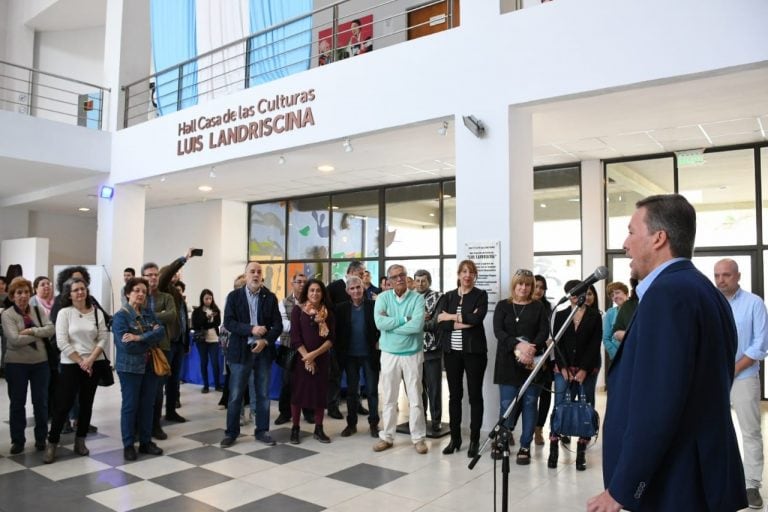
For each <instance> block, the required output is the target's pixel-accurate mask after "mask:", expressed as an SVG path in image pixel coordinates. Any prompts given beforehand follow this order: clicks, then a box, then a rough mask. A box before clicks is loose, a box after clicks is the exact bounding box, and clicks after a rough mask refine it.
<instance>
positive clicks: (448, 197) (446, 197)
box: [443, 194, 451, 199]
mask: <svg viewBox="0 0 768 512" xmlns="http://www.w3.org/2000/svg"><path fill="white" fill-rule="evenodd" d="M450 198H451V194H443V199H450Z"/></svg>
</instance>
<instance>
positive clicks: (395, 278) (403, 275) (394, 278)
mask: <svg viewBox="0 0 768 512" xmlns="http://www.w3.org/2000/svg"><path fill="white" fill-rule="evenodd" d="M406 277H408V274H406V273H405V272H400V273H399V274H395V275H394V276H387V279H389V280H390V281H399V280H400V279H405V278H406Z"/></svg>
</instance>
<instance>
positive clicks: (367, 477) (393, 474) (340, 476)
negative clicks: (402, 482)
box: [327, 464, 407, 489]
mask: <svg viewBox="0 0 768 512" xmlns="http://www.w3.org/2000/svg"><path fill="white" fill-rule="evenodd" d="M406 474H407V473H404V472H402V471H395V470H394V469H387V468H381V467H379V466H372V465H371V464H358V465H356V466H352V467H349V468H347V469H344V470H342V471H339V472H337V473H333V474H331V475H328V476H327V478H333V479H335V480H341V481H342V482H347V483H349V484H354V485H359V486H361V487H367V488H369V489H375V488H376V487H379V486H381V485H384V484H387V483H389V482H391V481H392V480H396V479H398V478H400V477H401V476H405V475H406Z"/></svg>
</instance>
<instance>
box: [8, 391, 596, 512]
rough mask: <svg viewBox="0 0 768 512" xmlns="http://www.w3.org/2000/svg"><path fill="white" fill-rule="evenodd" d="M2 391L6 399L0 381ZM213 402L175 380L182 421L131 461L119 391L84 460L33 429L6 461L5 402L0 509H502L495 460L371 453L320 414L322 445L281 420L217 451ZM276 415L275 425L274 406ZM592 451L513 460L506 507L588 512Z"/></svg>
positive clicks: (106, 406) (308, 428) (439, 442)
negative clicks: (262, 433)
mask: <svg viewBox="0 0 768 512" xmlns="http://www.w3.org/2000/svg"><path fill="white" fill-rule="evenodd" d="M0 396H7V394H6V390H5V381H0ZM446 396H447V394H446ZM603 398H604V397H603ZM218 399H219V394H218V393H209V394H205V395H203V394H201V393H200V388H199V386H194V385H188V384H185V385H183V386H182V405H183V407H182V408H181V409H180V410H179V412H180V413H181V414H182V415H184V416H186V417H187V419H188V421H187V422H186V423H173V424H167V425H165V426H164V428H165V430H166V432H167V433H168V435H169V438H168V440H166V441H160V442H158V445H159V446H160V447H161V448H163V450H164V451H165V453H164V455H163V456H160V457H152V456H148V455H141V454H140V455H139V458H138V460H137V461H135V462H131V463H128V464H126V463H125V461H124V460H123V451H122V444H121V441H120V426H119V407H120V393H119V389H118V385H115V386H113V387H111V388H99V389H98V391H97V394H96V403H95V409H96V410H95V413H94V418H93V422H92V423H93V424H95V425H97V426H98V427H99V432H98V434H94V435H90V436H88V439H87V445H88V447H89V449H90V450H91V455H90V456H88V457H80V456H76V455H75V454H74V453H73V452H72V443H73V442H74V439H73V434H68V435H64V436H62V447H61V448H60V449H59V456H58V459H57V461H56V462H55V463H54V464H43V463H42V453H41V452H37V451H35V450H34V446H33V441H32V439H33V436H32V429H31V426H30V427H29V428H28V430H27V446H26V450H25V452H23V453H21V454H19V455H8V454H9V450H10V440H9V432H8V425H7V420H8V408H7V407H6V406H1V407H0V409H2V410H0V420H2V421H0V453H2V454H3V455H0V497H2V498H0V511H9V512H10V511H13V512H17V511H32V510H46V511H50V510H76V511H78V512H86V511H128V510H131V511H133V510H137V511H138V510H140V511H154V510H157V511H163V512H168V511H174V510H184V511H191V512H197V511H200V512H204V511H218V510H284V511H292V512H304V511H306V512H310V511H319V510H327V511H331V512H333V511H337V512H341V511H357V512H359V511H360V510H364V511H366V512H375V511H379V510H381V511H384V510H386V511H391V510H398V511H409V510H419V511H425V512H438V511H442V512H445V511H466V510H492V509H493V506H494V496H495V501H496V505H497V507H500V495H501V490H500V488H501V473H500V464H498V465H496V466H494V463H493V461H492V460H491V459H490V457H489V456H488V454H487V453H486V454H485V455H484V456H483V458H482V459H481V461H480V463H479V464H478V465H477V466H476V467H475V469H474V470H471V471H470V470H469V469H468V468H467V463H468V459H467V456H466V444H465V445H464V446H463V447H462V450H461V451H460V452H458V453H456V454H453V455H450V456H446V455H442V453H441V450H442V447H443V446H444V445H445V444H446V443H447V438H442V439H430V440H428V441H427V443H428V445H429V448H430V451H429V453H428V454H427V455H419V454H417V453H416V451H415V450H414V449H413V447H412V444H411V443H410V439H409V437H408V436H406V435H402V434H398V436H397V438H396V442H395V447H394V448H393V449H390V450H387V451H385V452H381V453H374V452H373V451H372V450H371V446H372V445H373V443H374V441H375V440H374V439H372V438H371V437H370V436H369V435H368V432H367V429H362V428H361V429H360V431H359V432H358V433H357V434H356V435H354V436H352V437H349V438H342V437H340V435H339V434H340V433H341V430H342V429H343V428H344V426H345V422H344V421H343V420H333V419H328V418H327V419H326V421H325V430H326V433H327V434H328V435H329V436H330V437H331V439H332V442H331V443H330V444H321V443H319V442H317V441H315V440H314V439H313V438H312V429H313V427H312V425H309V424H306V423H302V443H301V444H300V445H291V444H288V437H289V433H290V430H289V428H285V427H287V425H283V426H281V427H275V428H274V430H272V432H271V433H272V436H273V437H274V438H275V440H276V441H277V443H278V444H277V446H274V447H267V446H265V445H263V444H261V443H258V442H256V441H255V440H254V438H253V436H252V432H253V431H252V427H243V434H242V435H241V437H240V438H239V439H238V441H237V443H235V444H234V445H233V446H231V447H229V448H226V449H224V448H221V447H219V442H220V441H221V439H222V438H223V437H224V431H223V426H224V412H225V411H221V410H218V409H217V406H216V404H217V401H218ZM6 403H7V402H6ZM488 406H490V404H486V407H488ZM405 408H406V405H405V404H403V407H401V409H403V410H404V409H405ZM272 409H273V410H272V418H273V419H274V418H275V417H276V408H275V405H273V407H272ZM446 409H447V408H446ZM28 411H31V407H30V406H29V405H28ZM28 424H29V425H32V424H33V420H31V419H30V420H29V421H28ZM361 424H364V420H361ZM464 442H465V443H467V442H468V441H467V439H466V437H465V441H464ZM599 451H600V446H599V443H598V445H597V446H595V447H594V448H592V449H591V450H590V452H589V455H588V463H589V469H588V470H587V471H585V472H583V473H582V472H578V473H577V472H576V471H575V467H574V464H573V460H574V457H575V456H574V455H573V454H571V453H569V452H567V451H566V452H565V453H563V454H561V458H560V462H561V464H560V466H559V467H558V469H556V470H552V469H547V467H546V457H547V454H548V448H547V447H534V449H533V451H532V455H533V457H532V459H533V460H532V461H531V465H530V466H517V465H515V464H514V463H513V464H512V467H511V473H510V507H511V508H512V509H521V510H532V511H538V510H541V511H544V510H547V511H549V510H557V511H577V510H578V511H581V510H584V508H585V502H586V500H587V498H588V497H589V496H592V495H594V494H596V493H597V492H599V491H600V490H601V489H602V474H601V471H600V464H601V459H600V454H599ZM518 507H522V508H518ZM499 509H500V508H499Z"/></svg>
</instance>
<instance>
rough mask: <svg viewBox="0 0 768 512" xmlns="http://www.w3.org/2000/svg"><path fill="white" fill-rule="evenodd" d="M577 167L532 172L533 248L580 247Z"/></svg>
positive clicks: (578, 175) (578, 248)
mask: <svg viewBox="0 0 768 512" xmlns="http://www.w3.org/2000/svg"><path fill="white" fill-rule="evenodd" d="M579 181H580V172H579V168H578V167H568V168H563V169H546V170H537V171H535V172H534V173H533V197H534V200H533V205H534V206H533V222H534V224H533V250H534V251H536V252H544V251H547V252H548V251H573V250H580V249H581V203H580V200H581V188H580V186H579Z"/></svg>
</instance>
